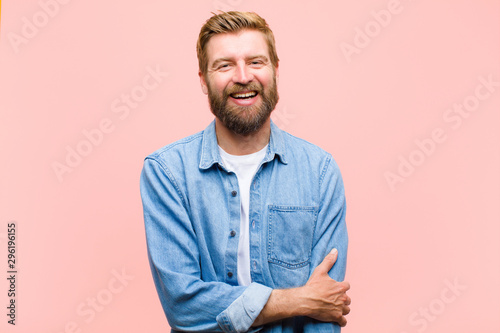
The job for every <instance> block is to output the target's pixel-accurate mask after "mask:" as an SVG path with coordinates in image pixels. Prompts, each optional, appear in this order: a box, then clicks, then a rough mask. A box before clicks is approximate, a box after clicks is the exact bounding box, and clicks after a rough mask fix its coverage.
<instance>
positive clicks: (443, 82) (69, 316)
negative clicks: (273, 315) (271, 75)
mask: <svg viewBox="0 0 500 333" xmlns="http://www.w3.org/2000/svg"><path fill="white" fill-rule="evenodd" d="M54 1H55V0H41V2H39V1H38V0H23V1H19V0H4V1H2V11H1V14H2V19H1V31H0V32H1V35H0V112H1V113H0V115H1V119H0V126H1V127H0V147H1V156H2V163H1V164H0V243H1V244H0V263H1V267H2V273H1V274H0V281H1V282H0V305H1V308H2V309H3V310H2V311H0V318H2V319H1V321H0V330H1V331H2V332H30V333H31V332H37V333H38V332H42V333H61V332H166V331H167V327H168V325H167V321H166V319H165V317H164V314H163V311H162V309H161V306H160V303H159V301H158V298H157V294H156V291H155V288H154V286H153V281H152V278H151V273H150V270H149V266H148V263H147V256H146V247H145V236H144V229H143V219H142V206H141V201H140V195H139V174H140V170H141V167H142V162H143V158H144V157H145V156H146V155H148V154H149V153H151V152H153V151H154V150H156V149H158V148H160V147H162V146H164V145H166V144H167V143H170V142H172V141H174V140H176V139H179V138H182V137H184V136H187V135H189V134H192V133H195V132H197V131H199V130H201V129H203V128H204V127H205V126H206V125H207V124H208V122H209V121H211V119H212V115H211V113H210V111H209V109H208V104H207V101H206V96H205V95H203V94H202V93H201V89H200V86H199V82H198V76H197V60H196V54H195V42H196V38H197V34H198V32H199V29H200V27H201V25H202V24H203V22H204V21H205V20H206V19H208V18H209V17H210V16H211V14H210V12H212V11H215V10H216V9H218V8H223V9H236V10H244V11H255V12H257V13H259V14H261V15H262V16H263V17H264V18H265V19H266V20H267V21H268V23H269V24H270V26H271V28H272V29H273V31H274V33H275V36H276V39H277V49H278V54H279V57H280V58H281V62H280V74H281V76H280V84H279V92H280V102H279V104H278V106H277V108H276V110H275V113H274V115H273V118H274V120H275V122H276V123H277V124H278V125H279V126H281V127H282V128H284V129H285V130H287V131H289V132H291V133H292V134H294V135H297V136H299V137H302V138H304V139H306V140H308V141H311V142H313V143H315V144H317V145H319V146H321V147H323V148H324V149H326V150H328V151H329V152H331V153H332V154H333V156H334V157H335V159H336V161H337V162H338V164H339V165H340V168H341V170H342V173H343V177H344V182H345V186H346V191H347V200H348V215H347V222H348V227H349V235H350V248H349V260H348V272H347V278H346V279H347V280H348V281H349V282H350V283H351V285H352V289H351V291H350V293H349V294H350V296H351V297H352V299H353V303H352V313H351V314H350V315H349V316H348V326H347V327H346V328H345V329H343V332H346V333H348V332H351V333H360V332H381V333H416V332H428V333H431V332H439V333H448V332H450V333H451V332H453V333H465V332H481V333H493V332H499V330H500V316H499V313H500V312H499V310H500V283H499V281H500V274H499V273H500V272H499V268H500V245H499V243H500V242H499V238H500V226H499V225H500V223H499V222H500V208H499V207H500V204H499V202H500V172H499V170H500V154H499V152H500V149H499V142H500V131H499V124H500V123H499V121H500V119H499V118H500V116H499V109H500V108H499V106H500V87H499V86H498V84H497V85H496V86H493V87H490V89H491V91H488V90H487V88H486V87H484V86H481V81H480V78H483V80H487V79H488V78H490V79H491V80H493V81H494V82H498V81H500V68H499V67H500V66H499V59H500V26H499V24H500V23H499V22H500V3H499V2H498V1H493V0H476V1H473V0H467V1H466V0H447V1H445V0H442V1H428V0H427V1H425V0H413V1H411V0H401V1H400V2H399V4H398V2H397V1H395V0H376V1H375V0H362V1H352V2H350V1H342V2H341V1H334V2H332V1H326V0H317V1H307V2H306V1H293V2H292V1H283V0H280V1H278V0H275V1H264V0H254V1H249V0H214V1H212V0H207V1H155V0H144V1H141V2H137V1H122V0H120V1H118V0H112V1H97V0H86V1H81V0H72V1H69V0H65V1H63V0H60V2H61V4H59V5H58V7H59V8H57V7H55V6H54V5H53V4H54ZM40 3H42V4H46V3H47V4H50V3H52V5H51V6H49V5H47V6H45V7H46V11H48V12H50V14H51V16H49V15H47V14H44V12H43V11H42V10H43V9H42V7H41V5H40ZM62 3H64V4H62ZM387 8H390V9H391V10H392V11H393V12H392V13H391V12H388V11H387ZM382 10H384V11H382ZM373 12H375V13H379V14H378V17H379V20H381V22H382V23H383V26H382V24H381V23H377V21H376V20H375V16H377V14H373ZM384 13H385V14H387V13H390V14H389V15H390V18H389V16H388V15H385V16H384ZM23 18H25V19H23ZM33 20H35V23H37V25H38V26H39V27H36V26H35V30H34V29H31V30H30V29H29V28H27V27H26V26H27V25H28V23H26V22H28V21H29V22H33ZM384 20H385V21H384ZM23 26H24V28H23ZM23 29H24V31H23ZM365 29H368V32H369V35H371V36H365V37H363V36H361V35H360V32H359V31H363V30H365ZM370 29H371V30H370ZM23 33H24V35H23ZM23 36H24V37H23ZM16 38H17V39H16ZM21 38H25V39H21ZM16 40H17V41H18V42H17V44H16V42H15V41H16ZM20 40H21V41H22V42H20ZM347 44H349V45H351V46H350V47H351V50H352V49H353V48H354V47H356V52H357V53H352V54H350V55H347V56H346V54H344V53H343V52H342V49H341V48H342V47H344V48H346V47H348V46H346V45H347ZM356 45H357V46H356ZM148 68H149V69H150V70H151V69H152V70H155V69H157V68H158V70H160V71H161V72H165V73H168V75H164V76H163V77H159V79H158V81H159V83H158V84H157V86H156V87H155V88H154V89H152V90H150V91H149V90H148V91H146V90H144V89H143V88H141V86H142V82H143V78H145V77H146V76H147V75H148ZM149 82H150V83H152V82H154V81H149ZM478 86H479V88H477V87H478ZM476 88H477V89H479V90H477V89H476ZM476 91H479V93H480V96H481V100H479V99H477V98H476V97H475V96H476ZM144 92H146V94H143V95H141V93H144ZM131 93H134V94H135V96H136V99H137V100H138V102H137V105H135V108H129V111H130V112H129V113H128V114H126V113H125V109H126V108H125V107H124V105H125V104H123V103H121V102H120V98H121V96H122V94H131ZM486 95H487V96H486ZM139 100H140V101H139ZM475 102H479V103H478V104H474V103H475ZM454 103H457V104H460V103H469V109H474V110H473V111H471V112H470V113H469V114H468V115H467V116H466V117H460V118H457V117H458V116H457V114H455V113H454V114H451V113H450V112H453V111H448V110H449V109H450V108H453V105H454ZM119 106H121V107H122V108H121V111H120V112H118V113H116V112H114V111H113V110H115V111H116V110H117V107H119ZM467 112H468V111H467ZM451 116H453V117H455V118H453V119H454V120H453V121H451V119H450V118H449V117H451ZM446 117H448V118H446ZM446 119H448V120H446ZM103 121H104V123H106V122H107V125H106V126H107V127H106V126H105V129H106V128H107V132H108V133H104V134H102V138H99V135H97V134H96V136H95V140H94V141H95V144H92V145H91V146H89V145H88V143H85V141H86V137H85V135H84V134H83V131H91V130H93V129H96V128H98V126H99V124H100V123H101V122H103ZM459 121H460V123H459ZM435 129H438V131H441V134H440V137H439V138H438V141H440V142H437V143H433V144H430V141H429V140H431V138H432V137H433V134H432V133H433V131H434V130H435ZM93 133H96V132H95V131H94V132H93ZM444 138H445V139H444ZM416 140H417V141H419V142H426V144H427V146H425V147H427V148H419V146H418V145H417V144H416V143H415V141H416ZM432 146H433V147H432ZM67 147H70V149H77V147H80V149H83V151H84V152H85V153H86V154H87V156H84V157H82V159H81V161H79V163H76V162H75V164H74V167H71V168H70V169H71V172H67V173H64V174H63V175H60V177H59V178H58V176H57V175H56V173H55V172H54V170H53V164H54V163H56V162H57V163H61V164H66V162H65V159H66V155H67V154H68V153H67V149H68V148H67ZM85 148H86V149H87V150H86V151H85ZM422 150H426V151H427V154H428V155H424V152H419V151H422ZM400 158H403V159H405V160H408V159H411V160H412V161H413V163H414V164H418V165H417V166H414V167H412V168H413V170H411V169H410V170H408V165H406V168H407V169H404V167H399V168H400V169H401V170H400V171H401V172H403V173H404V172H406V173H404V177H403V176H401V175H400V176H399V177H401V178H399V180H403V181H399V182H396V183H395V184H392V186H391V185H390V184H389V182H388V181H387V179H386V176H387V173H393V175H396V174H397V173H398V166H399V164H400V163H402V162H401V160H400ZM9 221H16V222H17V225H18V230H17V236H18V239H17V241H18V245H17V246H18V252H17V255H18V257H17V258H18V272H19V273H18V280H17V291H18V297H17V321H16V324H17V325H16V326H15V327H12V326H11V325H8V324H7V319H8V318H7V317H6V316H5V313H6V312H7V311H6V309H5V307H6V305H7V302H8V298H7V295H6V294H7V289H8V286H7V281H6V279H5V277H4V276H6V275H7V274H6V271H7V267H6V264H7V258H6V257H7V250H6V247H7V245H6V233H7V223H8V222H9ZM122 271H124V272H125V274H126V275H127V276H128V278H127V280H126V281H125V282H119V281H117V280H116V279H115V277H114V274H117V273H116V272H122ZM450 285H458V287H453V288H450ZM92 299H97V308H96V309H95V310H94V309H93V308H92V307H91V305H90V303H89V302H92ZM97 309H98V310H97ZM424 312H426V313H427V314H424Z"/></svg>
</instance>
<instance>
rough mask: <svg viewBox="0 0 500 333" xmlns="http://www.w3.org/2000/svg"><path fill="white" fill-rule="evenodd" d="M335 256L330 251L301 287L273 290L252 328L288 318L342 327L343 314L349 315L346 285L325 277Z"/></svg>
mask: <svg viewBox="0 0 500 333" xmlns="http://www.w3.org/2000/svg"><path fill="white" fill-rule="evenodd" d="M337 256H338V252H337V250H336V249H333V250H332V251H331V252H330V253H329V254H328V255H327V256H326V257H325V259H324V260H323V262H322V263H321V264H320V265H319V266H317V267H316V269H315V270H314V271H313V273H312V275H311V277H310V278H309V280H308V281H307V283H306V284H305V285H304V286H302V287H298V288H291V289H274V290H273V291H272V292H271V296H270V297H269V299H268V301H267V303H266V305H265V306H264V308H263V309H262V311H261V312H260V314H259V316H258V317H257V319H256V320H255V322H254V323H253V325H252V326H261V325H264V324H267V323H270V322H273V321H276V320H280V319H285V318H289V317H295V316H308V317H311V318H313V319H316V320H319V321H324V322H336V323H338V324H339V325H340V326H342V327H344V326H345V325H346V324H347V320H346V319H345V315H347V314H348V313H349V312H350V308H349V305H350V304H351V299H350V297H349V296H347V294H346V292H347V290H349V288H350V285H349V283H348V282H337V281H335V280H333V279H332V278H330V276H329V275H328V272H329V271H330V269H331V268H332V267H333V264H334V263H335V261H336V260H337Z"/></svg>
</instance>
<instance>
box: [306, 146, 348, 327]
mask: <svg viewBox="0 0 500 333" xmlns="http://www.w3.org/2000/svg"><path fill="white" fill-rule="evenodd" d="M319 188H320V198H321V203H320V211H319V213H318V220H317V222H316V223H317V224H316V230H315V235H314V243H313V248H312V251H311V271H310V272H309V274H312V272H313V270H314V269H315V268H316V266H318V265H319V264H320V263H321V262H322V261H323V259H324V258H325V256H326V255H327V254H328V253H329V252H330V250H331V249H333V248H336V249H337V250H338V258H337V261H336V262H335V264H334V265H333V268H332V269H331V270H330V272H329V273H328V274H329V275H330V277H331V278H332V279H334V280H335V281H344V277H345V272H346V263H347V244H348V238H347V227H346V222H345V213H346V201H345V193H344V184H343V181H342V177H341V175H340V171H339V168H338V166H337V164H336V163H335V161H334V160H333V158H332V157H331V156H328V158H327V159H326V161H325V163H324V167H323V169H322V174H321V177H320V187H319ZM323 332H325V333H326V332H333V333H340V326H339V325H338V324H336V323H325V322H319V321H317V320H314V319H312V318H308V317H306V318H305V323H304V333H323Z"/></svg>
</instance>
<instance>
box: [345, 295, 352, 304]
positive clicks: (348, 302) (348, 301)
mask: <svg viewBox="0 0 500 333" xmlns="http://www.w3.org/2000/svg"><path fill="white" fill-rule="evenodd" d="M345 305H351V298H350V297H349V296H347V300H346V301H345Z"/></svg>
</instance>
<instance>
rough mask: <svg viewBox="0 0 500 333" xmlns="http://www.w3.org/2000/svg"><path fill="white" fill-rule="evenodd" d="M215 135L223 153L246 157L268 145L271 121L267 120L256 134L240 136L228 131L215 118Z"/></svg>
mask: <svg viewBox="0 0 500 333" xmlns="http://www.w3.org/2000/svg"><path fill="white" fill-rule="evenodd" d="M215 133H216V135H217V143H218V144H219V146H220V147H221V148H222V149H224V151H225V152H227V153H228V154H231V155H248V154H252V153H255V152H258V151H259V150H261V149H262V148H264V147H265V146H266V145H267V144H268V143H269V137H270V135H271V119H270V118H268V119H267V121H266V122H265V123H264V125H263V126H262V127H261V128H260V129H259V130H258V131H257V132H254V133H251V134H248V135H240V134H236V133H234V132H232V131H230V130H229V129H228V128H227V127H226V126H224V124H222V122H221V121H220V120H219V119H218V118H217V117H216V118H215Z"/></svg>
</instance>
